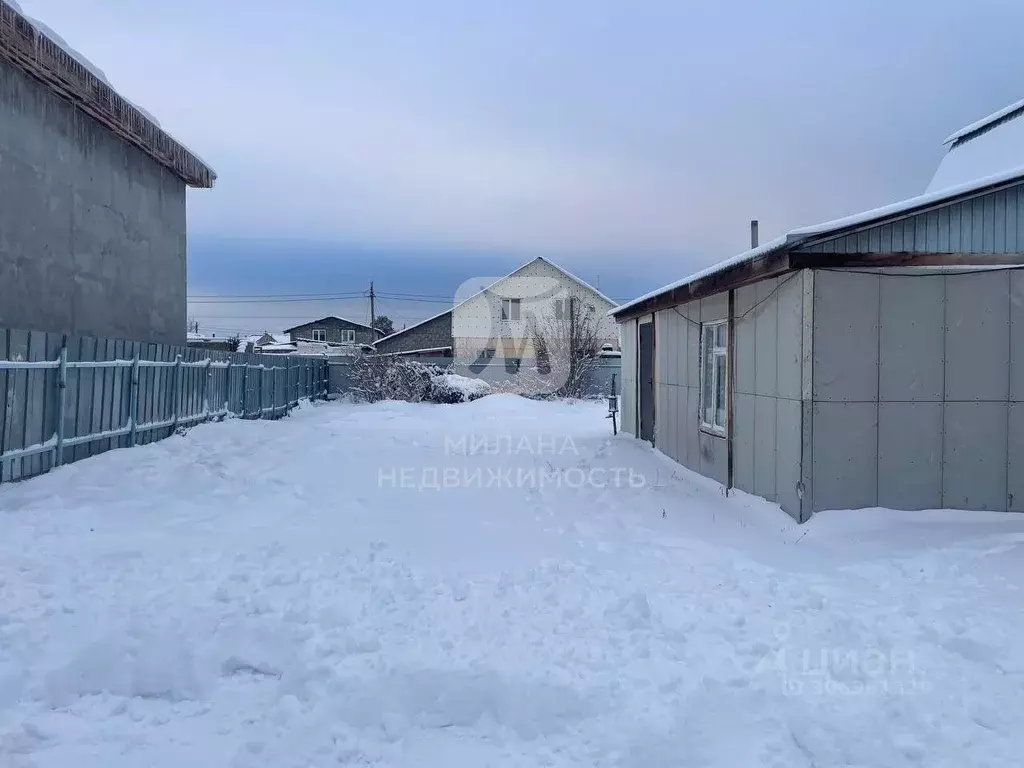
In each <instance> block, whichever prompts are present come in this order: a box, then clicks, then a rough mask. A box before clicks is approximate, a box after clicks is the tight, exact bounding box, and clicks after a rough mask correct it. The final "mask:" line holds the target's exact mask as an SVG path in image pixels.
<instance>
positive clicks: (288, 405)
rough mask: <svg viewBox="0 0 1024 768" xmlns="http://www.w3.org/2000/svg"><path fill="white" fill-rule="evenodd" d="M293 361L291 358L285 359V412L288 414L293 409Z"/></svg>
mask: <svg viewBox="0 0 1024 768" xmlns="http://www.w3.org/2000/svg"><path fill="white" fill-rule="evenodd" d="M291 388H292V360H291V358H290V357H286V358H285V359H284V412H285V413H286V414H287V413H288V412H289V411H290V410H291V409H292V393H291V392H290V391H289V390H291Z"/></svg>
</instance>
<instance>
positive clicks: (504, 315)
mask: <svg viewBox="0 0 1024 768" xmlns="http://www.w3.org/2000/svg"><path fill="white" fill-rule="evenodd" d="M501 319H502V320H508V299H502V300H501Z"/></svg>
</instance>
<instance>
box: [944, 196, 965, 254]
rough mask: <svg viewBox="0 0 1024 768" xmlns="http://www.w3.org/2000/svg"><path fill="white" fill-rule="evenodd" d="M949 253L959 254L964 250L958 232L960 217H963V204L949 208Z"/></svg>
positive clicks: (960, 235) (959, 232) (961, 236)
mask: <svg viewBox="0 0 1024 768" xmlns="http://www.w3.org/2000/svg"><path fill="white" fill-rule="evenodd" d="M947 210H948V212H949V251H950V253H961V252H963V250H964V245H963V235H962V233H961V230H960V217H961V216H962V215H963V203H956V204H955V205H951V206H949V208H948V209H947Z"/></svg>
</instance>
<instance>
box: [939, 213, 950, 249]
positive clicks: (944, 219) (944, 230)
mask: <svg viewBox="0 0 1024 768" xmlns="http://www.w3.org/2000/svg"><path fill="white" fill-rule="evenodd" d="M937 214H938V217H939V232H938V242H937V243H936V250H938V252H939V253H949V252H950V249H949V208H948V207H947V208H940V209H939V210H938V211H937Z"/></svg>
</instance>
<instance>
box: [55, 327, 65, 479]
mask: <svg viewBox="0 0 1024 768" xmlns="http://www.w3.org/2000/svg"><path fill="white" fill-rule="evenodd" d="M67 391H68V337H67V336H64V338H63V339H62V340H61V344H60V366H59V367H58V369H57V453H56V455H55V456H54V457H53V465H54V466H55V467H59V466H60V465H61V464H63V463H64V412H65V410H66V408H67Z"/></svg>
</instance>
